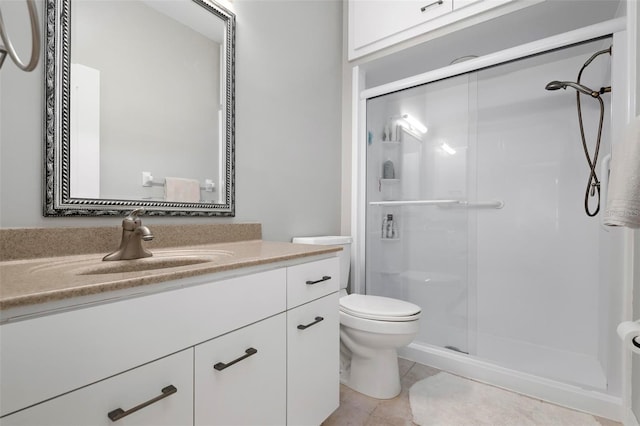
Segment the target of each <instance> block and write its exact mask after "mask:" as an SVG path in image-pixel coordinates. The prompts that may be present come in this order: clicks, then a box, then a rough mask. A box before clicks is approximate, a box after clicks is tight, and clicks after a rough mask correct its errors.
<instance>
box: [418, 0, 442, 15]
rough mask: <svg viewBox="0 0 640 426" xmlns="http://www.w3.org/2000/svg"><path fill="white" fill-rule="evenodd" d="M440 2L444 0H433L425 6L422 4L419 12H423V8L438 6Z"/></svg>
mask: <svg viewBox="0 0 640 426" xmlns="http://www.w3.org/2000/svg"><path fill="white" fill-rule="evenodd" d="M442 3H444V0H438V1H434V2H433V3H429V4H428V5H426V6H422V7H421V8H420V12H424V11H425V10H427V9H428V8H430V7H431V6H440V5H441V4H442Z"/></svg>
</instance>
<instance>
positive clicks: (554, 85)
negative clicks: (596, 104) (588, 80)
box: [545, 81, 600, 98]
mask: <svg viewBox="0 0 640 426" xmlns="http://www.w3.org/2000/svg"><path fill="white" fill-rule="evenodd" d="M567 86H568V87H573V88H574V89H576V90H577V91H578V92H580V93H583V94H585V95H589V96H592V97H594V98H597V97H599V96H600V92H598V91H597V90H591V89H589V88H588V87H587V86H583V85H582V84H578V83H574V82H572V81H552V82H550V83H549V84H547V85H546V86H545V89H547V90H558V89H566V88H567Z"/></svg>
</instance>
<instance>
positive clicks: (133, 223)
mask: <svg viewBox="0 0 640 426" xmlns="http://www.w3.org/2000/svg"><path fill="white" fill-rule="evenodd" d="M142 213H144V207H139V208H137V209H135V210H133V211H132V212H130V213H129V214H128V215H127V216H126V217H125V218H124V219H123V220H122V228H123V229H125V230H127V231H133V230H135V229H136V228H137V227H138V226H140V225H141V224H142V220H140V218H139V217H138V215H139V214H142Z"/></svg>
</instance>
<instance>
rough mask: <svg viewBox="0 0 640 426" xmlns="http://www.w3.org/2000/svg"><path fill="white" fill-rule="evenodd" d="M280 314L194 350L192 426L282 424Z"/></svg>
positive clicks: (283, 352)
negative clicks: (193, 423) (193, 418)
mask: <svg viewBox="0 0 640 426" xmlns="http://www.w3.org/2000/svg"><path fill="white" fill-rule="evenodd" d="M285 327H286V314H284V313H282V314H280V315H276V316H274V317H271V318H268V319H265V320H263V321H260V322H257V323H255V324H252V325H250V326H247V327H245V328H241V329H239V330H236V331H234V332H232V333H229V334H226V335H224V336H221V337H218V338H216V339H213V340H210V341H208V342H205V343H203V344H201V345H198V346H196V349H195V379H194V380H195V424H196V425H208V426H209V425H226V426H230V425H261V426H266V425H278V426H282V425H284V424H285V421H286V406H285V404H286V396H285V395H286V375H287V372H286V344H287V343H286V332H285Z"/></svg>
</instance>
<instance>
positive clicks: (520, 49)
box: [360, 18, 626, 100]
mask: <svg viewBox="0 0 640 426" xmlns="http://www.w3.org/2000/svg"><path fill="white" fill-rule="evenodd" d="M625 28H626V24H625V19H624V18H617V19H611V20H608V21H604V22H601V23H598V24H594V25H590V26H588V27H584V28H580V29H577V30H573V31H569V32H566V33H563V34H559V35H556V36H552V37H547V38H543V39H541V40H536V41H533V42H531V43H526V44H522V45H519V46H516V47H511V48H509V49H505V50H501V51H499V52H495V53H490V54H488V55H484V56H480V57H478V58H474V59H469V60H468V61H464V62H460V63H457V64H453V65H449V66H446V67H443V68H438V69H436V70H433V71H428V72H425V73H422V74H418V75H415V76H412V77H407V78H404V79H401V80H397V81H394V82H392V83H387V84H383V85H380V86H376V87H372V88H370V89H365V90H363V91H362V92H361V93H360V99H361V100H366V99H371V98H375V97H378V96H382V95H386V94H389V93H393V92H397V91H399V90H404V89H408V88H411V87H415V86H420V85H422V84H425V83H431V82H434V81H438V80H442V79H445V78H449V77H455V76H456V75H461V74H467V73H470V72H473V71H478V70H481V69H484V68H489V67H493V66H496V65H500V64H504V63H507V62H512V61H516V60H520V59H524V58H527V57H530V56H535V55H539V54H542V53H546V52H549V51H552V50H556V49H561V48H564V47H568V46H571V45H573V44H579V43H583V42H586V41H589V40H594V39H598V38H601V37H606V36H609V35H611V34H613V33H616V32H618V31H622V30H624V29H625Z"/></svg>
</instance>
